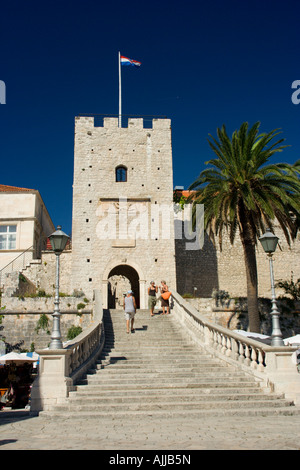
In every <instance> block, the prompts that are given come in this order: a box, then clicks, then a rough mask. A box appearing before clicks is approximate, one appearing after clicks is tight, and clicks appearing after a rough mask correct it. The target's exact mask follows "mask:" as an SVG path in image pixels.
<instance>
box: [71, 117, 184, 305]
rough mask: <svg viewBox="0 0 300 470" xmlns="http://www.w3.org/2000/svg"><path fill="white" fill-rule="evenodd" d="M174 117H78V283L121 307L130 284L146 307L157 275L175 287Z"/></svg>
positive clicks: (75, 248)
mask: <svg viewBox="0 0 300 470" xmlns="http://www.w3.org/2000/svg"><path fill="white" fill-rule="evenodd" d="M172 201H173V170H172V144H171V122H170V120H169V119H154V120H153V121H152V128H144V126H143V119H129V120H128V127H127V128H122V127H121V128H119V127H118V119H117V118H104V120H103V126H102V127H96V126H95V125H94V118H93V117H82V116H80V117H76V119H75V151H74V183H73V228H72V288H73V289H81V290H82V291H83V292H84V293H85V295H86V296H92V293H93V290H94V289H99V288H100V289H101V290H102V299H103V305H104V307H107V306H109V307H114V306H115V307H118V306H119V305H120V304H121V303H122V296H123V293H124V291H125V292H126V291H127V290H128V289H129V287H131V289H132V290H133V291H134V294H135V296H136V299H137V302H138V306H139V307H140V308H147V289H148V287H149V283H150V281H151V280H154V281H155V282H157V283H160V281H161V280H165V281H166V282H167V285H168V286H169V288H170V290H172V289H173V290H175V289H176V269H175V247H174V220H173V202H172Z"/></svg>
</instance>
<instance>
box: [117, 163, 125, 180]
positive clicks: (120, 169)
mask: <svg viewBox="0 0 300 470" xmlns="http://www.w3.org/2000/svg"><path fill="white" fill-rule="evenodd" d="M126 181H127V168H126V166H123V165H120V166H117V168H116V182H117V183H125V182H126Z"/></svg>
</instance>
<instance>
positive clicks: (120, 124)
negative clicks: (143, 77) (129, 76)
mask: <svg viewBox="0 0 300 470" xmlns="http://www.w3.org/2000/svg"><path fill="white" fill-rule="evenodd" d="M121 91H122V86H121V54H120V51H119V127H122V117H121V116H122V97H121Z"/></svg>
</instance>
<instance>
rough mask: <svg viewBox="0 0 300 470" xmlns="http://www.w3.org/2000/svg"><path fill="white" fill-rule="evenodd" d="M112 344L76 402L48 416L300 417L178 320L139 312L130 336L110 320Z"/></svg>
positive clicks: (118, 317) (107, 316) (116, 314)
mask: <svg viewBox="0 0 300 470" xmlns="http://www.w3.org/2000/svg"><path fill="white" fill-rule="evenodd" d="M104 324H105V335H106V342H105V346H104V349H103V351H102V354H101V356H100V358H99V360H98V362H97V364H95V369H94V370H91V371H90V373H89V374H88V375H87V376H86V378H84V379H83V380H81V382H80V383H78V385H77V390H76V391H74V392H70V396H69V398H68V402H67V403H66V404H61V405H58V406H57V407H56V409H55V410H54V411H47V412H42V413H41V414H42V415H49V416H51V417H55V416H66V417H67V416H70V415H72V417H74V416H78V417H81V418H87V419H90V418H91V419H93V418H101V417H103V418H104V417H105V418H108V417H111V418H115V419H122V418H126V417H127V418H129V417H132V416H135V417H143V416H157V417H171V416H173V417H174V416H175V417H176V416H177V417H178V416H190V417H196V418H197V417H201V416H205V415H209V416H228V415H237V416H250V415H251V416H255V415H259V416H267V415H278V414H281V415H291V414H294V413H299V408H298V407H295V406H293V403H291V402H289V401H288V400H286V399H284V397H283V396H280V395H278V394H274V393H271V392H270V391H269V390H267V389H263V388H262V387H261V386H260V385H259V383H258V382H257V381H256V380H255V379H254V378H253V377H251V376H250V375H247V374H246V373H244V372H242V371H239V370H238V369H236V368H234V367H233V366H229V365H225V364H224V363H223V362H221V361H219V360H218V359H216V358H213V357H211V356H210V355H209V354H207V352H205V351H204V350H203V349H202V348H201V347H199V346H198V345H196V344H195V343H193V342H192V341H191V340H189V339H188V338H187V337H185V336H184V335H183V334H182V330H181V329H180V327H179V325H178V324H177V323H176V321H175V318H174V317H173V315H172V314H171V315H160V314H157V315H155V316H154V317H152V318H151V317H150V314H149V311H146V310H145V311H144V310H138V311H137V314H136V319H135V332H134V333H130V334H126V326H125V319H124V313H123V312H122V311H118V310H110V311H106V312H105V313H104Z"/></svg>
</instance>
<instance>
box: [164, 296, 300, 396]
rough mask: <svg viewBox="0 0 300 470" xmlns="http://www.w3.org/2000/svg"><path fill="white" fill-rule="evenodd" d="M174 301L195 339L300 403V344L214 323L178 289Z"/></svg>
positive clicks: (207, 348) (175, 313)
mask: <svg viewBox="0 0 300 470" xmlns="http://www.w3.org/2000/svg"><path fill="white" fill-rule="evenodd" d="M172 305H173V309H172V313H173V314H174V316H175V317H176V318H177V320H178V321H179V322H180V324H181V325H182V327H183V330H184V331H186V332H187V333H188V334H189V336H190V337H191V338H192V339H193V340H194V341H195V342H197V343H198V344H200V345H201V346H203V347H204V348H205V349H206V350H207V351H208V352H210V353H211V354H212V355H214V356H217V357H219V358H221V359H222V360H225V361H226V362H227V363H229V364H232V365H236V366H237V367H239V368H241V369H243V370H244V371H245V372H247V373H250V374H252V375H254V376H255V377H256V378H257V380H259V381H260V382H261V385H262V386H263V387H267V388H268V389H269V390H270V389H271V390H272V391H275V392H278V393H284V394H285V396H286V398H288V399H291V400H293V401H294V403H295V404H296V405H298V404H300V374H299V373H298V370H297V366H296V364H295V363H294V362H293V361H292V354H293V353H294V351H295V350H296V349H297V347H286V346H281V347H273V346H269V345H267V344H264V343H262V342H260V341H256V340H253V339H251V338H247V337H245V336H242V335H240V334H238V333H235V332H233V331H232V330H229V329H227V328H223V327H222V326H220V325H217V324H214V323H212V322H210V321H209V320H207V318H205V317H204V316H202V315H201V314H200V313H199V312H198V311H197V310H196V309H195V308H194V307H193V306H192V305H190V304H188V302H187V301H185V300H184V299H183V298H182V297H181V296H180V295H179V294H177V293H173V294H172Z"/></svg>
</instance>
